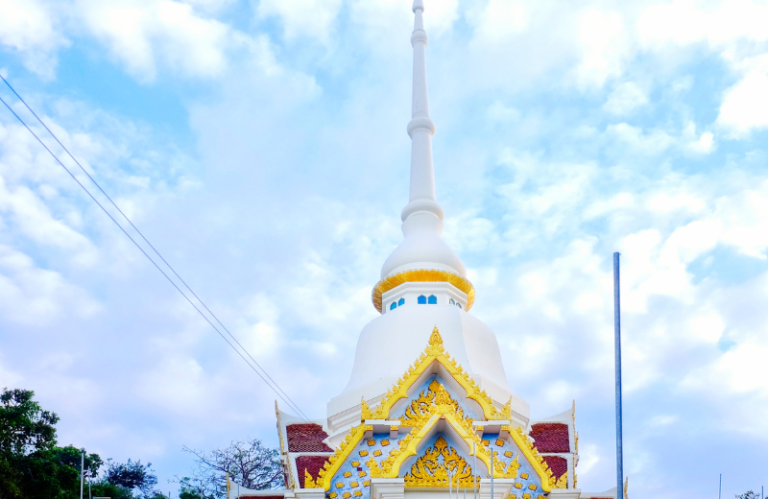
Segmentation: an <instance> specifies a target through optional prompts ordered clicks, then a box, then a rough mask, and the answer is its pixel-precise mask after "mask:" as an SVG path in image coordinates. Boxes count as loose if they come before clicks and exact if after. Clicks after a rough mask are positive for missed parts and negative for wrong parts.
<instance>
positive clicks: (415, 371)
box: [361, 326, 511, 420]
mask: <svg viewBox="0 0 768 499" xmlns="http://www.w3.org/2000/svg"><path fill="white" fill-rule="evenodd" d="M435 361H438V362H440V364H441V365H442V366H443V367H444V368H445V370H446V371H448V373H449V374H450V375H451V376H452V377H453V379H455V380H456V381H457V382H458V383H459V385H461V387H462V388H463V389H464V390H465V391H466V392H467V398H470V399H472V400H474V401H475V402H477V403H478V404H479V405H480V407H481V408H482V409H483V415H484V417H485V419H486V420H498V419H509V416H508V415H506V414H505V411H506V410H507V408H508V406H510V404H507V405H505V406H504V410H502V411H501V413H499V411H497V410H496V408H495V407H494V406H493V401H492V400H491V397H489V396H488V394H487V393H485V391H483V390H482V389H481V388H480V387H479V386H478V385H477V383H476V382H475V380H474V379H472V377H471V376H469V374H467V373H466V372H465V371H464V368H463V367H461V366H460V365H459V364H458V363H457V362H456V360H455V359H453V358H451V356H450V354H449V353H448V352H446V351H445V347H444V346H443V338H442V337H441V336H440V331H438V329H437V326H435V328H434V329H433V330H432V334H431V335H430V337H429V344H428V345H427V348H426V349H425V350H424V352H422V354H421V355H419V358H418V359H416V362H415V363H414V365H413V366H411V367H409V368H408V370H407V371H406V372H405V374H404V375H403V377H402V378H400V380H398V382H397V383H396V384H395V386H393V387H392V388H391V389H390V390H389V391H388V392H387V393H386V394H385V395H384V398H382V399H381V402H380V403H379V406H378V407H377V408H376V409H375V410H373V411H372V410H370V409H369V408H368V404H365V405H363V406H362V412H361V418H362V419H363V420H366V419H386V418H387V417H389V411H390V410H391V409H392V406H393V405H395V403H396V402H397V401H398V400H400V399H402V398H406V397H408V389H409V388H411V386H413V384H414V383H416V381H418V379H419V377H420V376H421V375H422V374H423V373H424V371H426V370H427V368H429V366H430V365H432V363H433V362H435ZM510 407H511V406H510Z"/></svg>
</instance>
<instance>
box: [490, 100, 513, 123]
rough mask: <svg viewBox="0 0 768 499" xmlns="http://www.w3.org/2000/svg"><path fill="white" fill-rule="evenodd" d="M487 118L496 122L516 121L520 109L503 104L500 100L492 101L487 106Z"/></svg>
mask: <svg viewBox="0 0 768 499" xmlns="http://www.w3.org/2000/svg"><path fill="white" fill-rule="evenodd" d="M487 115H488V119H489V120H491V121H494V122H497V123H505V122H510V121H517V120H518V119H519V118H520V111H518V110H517V109H515V108H514V107H508V106H505V105H504V103H503V102H501V101H498V100H497V101H494V103H493V104H491V105H490V106H488V111H487Z"/></svg>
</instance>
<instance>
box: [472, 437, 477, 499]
mask: <svg viewBox="0 0 768 499" xmlns="http://www.w3.org/2000/svg"><path fill="white" fill-rule="evenodd" d="M472 454H473V456H472V459H474V463H473V464H472V469H473V471H474V473H473V476H472V492H473V494H474V499H477V476H478V474H477V445H476V444H475V442H472Z"/></svg>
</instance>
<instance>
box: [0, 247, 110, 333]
mask: <svg viewBox="0 0 768 499" xmlns="http://www.w3.org/2000/svg"><path fill="white" fill-rule="evenodd" d="M99 309H100V306H99V305H98V304H97V303H96V302H95V301H94V300H92V299H91V298H90V297H89V296H88V294H87V293H86V292H85V291H84V290H83V289H81V288H79V287H77V286H74V285H72V284H70V283H68V282H66V281H65V280H64V279H63V278H62V276H61V275H60V274H59V273H58V272H54V271H51V270H45V269H41V268H38V267H37V266H36V265H35V263H34V261H33V260H32V259H31V258H30V257H29V256H28V255H25V254H23V253H21V252H19V251H16V250H14V249H13V248H9V247H8V246H5V245H0V310H2V316H3V317H5V318H6V319H9V320H11V321H14V322H17V323H20V324H26V325H34V326H40V325H46V324H51V323H52V322H54V321H56V320H57V319H60V318H61V317H62V316H65V315H67V316H69V315H70V314H71V315H74V316H80V317H89V316H91V315H93V314H95V313H96V312H97V311H99Z"/></svg>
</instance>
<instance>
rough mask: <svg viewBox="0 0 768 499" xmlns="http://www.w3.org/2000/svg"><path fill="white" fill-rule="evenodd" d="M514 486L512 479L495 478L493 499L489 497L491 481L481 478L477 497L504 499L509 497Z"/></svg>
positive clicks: (482, 498) (480, 498)
mask: <svg viewBox="0 0 768 499" xmlns="http://www.w3.org/2000/svg"><path fill="white" fill-rule="evenodd" d="M514 484H515V480H514V478H495V479H494V480H493V497H491V479H490V478H481V479H480V490H479V491H478V492H477V497H478V499H504V498H505V497H507V496H508V495H509V492H510V491H511V490H512V487H513V486H514Z"/></svg>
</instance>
